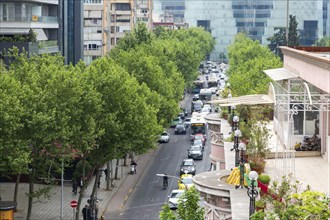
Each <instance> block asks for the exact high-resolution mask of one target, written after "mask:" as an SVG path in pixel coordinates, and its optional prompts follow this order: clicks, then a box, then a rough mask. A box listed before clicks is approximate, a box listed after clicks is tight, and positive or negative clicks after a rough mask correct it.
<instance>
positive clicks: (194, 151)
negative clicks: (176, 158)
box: [188, 145, 203, 160]
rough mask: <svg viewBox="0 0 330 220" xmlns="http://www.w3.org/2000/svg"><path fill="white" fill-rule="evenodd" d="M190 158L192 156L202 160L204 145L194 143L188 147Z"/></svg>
mask: <svg viewBox="0 0 330 220" xmlns="http://www.w3.org/2000/svg"><path fill="white" fill-rule="evenodd" d="M188 158H192V159H194V160H202V159H203V146H202V145H192V146H191V147H190V148H189V149H188Z"/></svg>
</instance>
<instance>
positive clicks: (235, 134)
mask: <svg viewBox="0 0 330 220" xmlns="http://www.w3.org/2000/svg"><path fill="white" fill-rule="evenodd" d="M241 136H242V132H241V131H240V130H238V129H237V130H236V131H235V133H234V149H235V167H237V166H238V165H239V162H238V153H239V149H238V138H240V137H241Z"/></svg>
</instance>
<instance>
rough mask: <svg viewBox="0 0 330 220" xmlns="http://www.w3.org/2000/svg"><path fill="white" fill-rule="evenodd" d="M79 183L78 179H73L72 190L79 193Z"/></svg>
mask: <svg viewBox="0 0 330 220" xmlns="http://www.w3.org/2000/svg"><path fill="white" fill-rule="evenodd" d="M77 188H78V183H77V181H76V179H72V192H73V193H74V194H75V195H77Z"/></svg>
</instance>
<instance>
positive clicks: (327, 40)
mask: <svg viewBox="0 0 330 220" xmlns="http://www.w3.org/2000/svg"><path fill="white" fill-rule="evenodd" d="M314 46H318V47H330V37H329V36H324V37H322V38H320V39H318V40H317V41H316V42H315V44H314Z"/></svg>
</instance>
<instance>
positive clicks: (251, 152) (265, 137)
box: [246, 120, 271, 175]
mask: <svg viewBox="0 0 330 220" xmlns="http://www.w3.org/2000/svg"><path fill="white" fill-rule="evenodd" d="M270 137H271V135H270V132H269V130H268V128H267V123H266V121H255V120H253V121H252V123H251V128H250V140H249V144H248V145H247V148H246V154H247V155H248V158H249V162H250V166H251V170H254V171H256V172H257V173H258V174H259V175H260V174H261V173H263V172H264V170H265V165H266V161H265V159H266V157H267V155H268V154H269V153H270V148H269V146H268V141H269V139H270Z"/></svg>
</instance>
